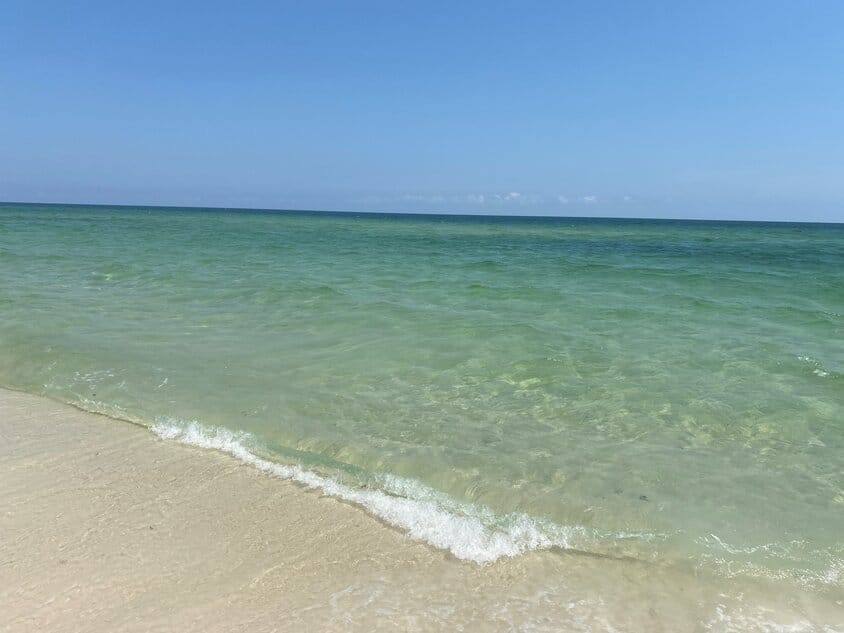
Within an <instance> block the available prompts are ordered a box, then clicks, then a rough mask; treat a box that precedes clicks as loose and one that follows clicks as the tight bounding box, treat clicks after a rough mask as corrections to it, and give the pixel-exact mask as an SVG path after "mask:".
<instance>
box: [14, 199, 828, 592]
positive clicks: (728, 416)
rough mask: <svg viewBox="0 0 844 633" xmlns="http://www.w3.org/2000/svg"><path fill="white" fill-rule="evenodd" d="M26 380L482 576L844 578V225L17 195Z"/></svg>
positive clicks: (18, 371)
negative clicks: (270, 470) (76, 201)
mask: <svg viewBox="0 0 844 633" xmlns="http://www.w3.org/2000/svg"><path fill="white" fill-rule="evenodd" d="M0 384H3V385H5V386H9V387H13V388H18V389H22V390H26V391H30V392H33V393H39V394H45V395H48V396H51V397H53V398H56V399H60V400H64V401H68V402H72V403H75V404H77V405H78V406H82V407H84V408H88V409H92V410H98V411H104V412H107V413H111V414H113V415H117V416H119V417H125V418H130V419H134V420H139V421H143V422H145V423H148V424H150V425H155V428H156V429H157V430H158V431H159V433H160V434H162V435H166V436H174V435H179V434H180V433H181V434H182V435H179V436H180V437H182V438H183V439H184V438H186V437H187V435H185V433H187V432H188V429H192V430H191V431H190V433H193V435H191V436H190V437H192V438H193V439H194V440H196V439H197V437H200V436H202V437H205V438H206V441H207V442H212V440H213V442H216V443H217V444H219V445H220V446H221V447H223V448H226V450H233V449H232V448H231V447H232V446H234V445H235V444H236V448H237V450H241V449H243V450H246V449H248V451H250V452H249V455H259V456H261V457H262V458H264V459H267V460H270V461H273V462H277V463H280V464H287V465H291V464H292V465H295V464H298V465H300V466H302V468H303V469H305V470H306V471H307V473H310V474H309V475H308V476H311V475H313V476H315V477H316V476H319V477H321V478H322V479H320V481H322V482H323V483H324V482H326V481H327V482H339V484H338V485H340V486H341V487H342V490H340V492H337V494H339V495H340V496H346V497H349V495H351V494H352V493H351V492H349V491H350V490H351V491H379V490H385V491H387V492H389V493H390V496H389V499H388V501H389V503H388V504H387V505H383V504H382V505H378V504H375V505H372V504H369V505H367V503H368V502H366V501H363V502H362V505H364V506H365V507H368V508H369V509H370V510H372V511H374V512H376V513H377V514H378V513H380V515H381V516H382V518H384V519H385V520H387V521H390V522H393V523H396V524H397V525H400V526H402V527H404V528H405V529H408V530H409V531H410V532H411V535H412V536H413V535H414V532H413V529H412V528H413V525H415V524H414V521H417V520H418V521H422V522H423V523H424V522H425V521H429V522H430V515H431V513H430V509H431V508H432V507H436V508H439V509H441V510H442V512H443V513H444V515H448V516H450V517H453V520H451V522H450V523H449V522H446V523H442V524H438V525H437V526H434V527H431V526H430V525H429V526H428V528H430V529H433V530H435V531H436V534H435V536H431V534H433V532H431V531H430V530H428V532H425V533H424V534H422V535H421V538H426V539H427V540H429V541H430V542H432V543H434V544H435V545H437V546H440V547H445V548H447V549H451V550H452V551H453V552H454V553H455V554H457V555H458V556H461V557H464V558H470V559H474V560H479V561H484V562H486V561H490V560H494V559H495V558H496V557H497V556H499V555H510V554H513V553H514V551H521V550H523V549H529V548H532V547H552V546H554V545H556V546H560V547H572V548H575V549H582V550H585V551H591V552H595V553H599V554H608V555H624V556H633V557H635V558H641V559H645V560H650V561H658V562H665V563H666V564H678V565H691V566H694V567H695V568H701V569H709V570H712V571H713V572H714V573H721V574H728V575H733V576H734V575H747V576H763V577H765V578H769V579H773V580H774V581H776V582H784V583H796V584H799V585H801V586H802V587H813V588H819V589H820V590H822V591H840V590H841V588H842V585H844V226H841V225H809V224H760V223H697V222H663V221H624V220H575V219H512V218H508V219H505V218H464V217H459V218H457V217H451V218H446V217H420V216H400V215H345V214H313V213H310V214H309V213H258V212H243V211H240V212H237V211H232V212H225V211H212V210H184V209H145V208H132V209H130V208H107V207H70V206H68V207H61V206H49V207H39V206H31V205H2V206H0ZM190 421H197V423H198V425H201V426H197V425H193V426H190V425H189V422H190ZM213 427H223V428H224V429H229V430H231V431H233V432H239V431H244V432H246V433H248V435H237V434H235V435H234V436H231V437H229V436H227V435H225V433H223V432H221V431H219V430H214V428H213ZM203 434H204V435H203ZM208 438H211V439H208ZM214 438H216V439H214ZM188 439H190V438H188ZM213 442H212V443H213ZM225 442H228V444H226V445H225V446H223V445H222V443H225ZM238 447H239V448H238ZM244 447H245V448H244ZM250 459H251V458H250ZM297 472H299V471H297ZM320 485H322V484H320ZM331 485H334V484H333V483H332V484H331ZM329 492H330V491H329ZM335 492H336V491H335ZM354 494H358V493H357V492H354ZM361 494H363V493H361ZM367 494H368V493H367ZM373 494H374V493H373ZM367 498H368V497H367ZM373 498H374V497H373ZM378 499H381V497H378ZM400 502H401V503H400ZM405 502H406V503H405ZM373 503H375V502H373ZM378 503H381V501H379V502H378ZM384 503H387V502H386V501H385V502H384ZM402 503H403V504H404V505H402ZM389 504H392V505H389ZM414 504H415V505H414ZM426 504H427V505H426ZM376 506H377V507H376ZM385 508H386V509H385ZM438 516H439V515H438ZM428 528H425V529H428ZM423 531H424V530H423ZM536 534H539V535H540V536H538V537H537V536H536ZM496 535H504V536H503V538H504V541H502V542H499V541H498V540H496V539H497V538H498V537H497V536H496ZM472 539H475V541H473V540H472ZM502 543H503V544H502ZM508 548H509V549H508Z"/></svg>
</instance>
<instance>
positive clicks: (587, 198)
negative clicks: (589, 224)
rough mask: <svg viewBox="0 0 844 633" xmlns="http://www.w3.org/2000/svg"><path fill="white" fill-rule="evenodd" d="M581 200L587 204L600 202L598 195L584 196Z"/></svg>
mask: <svg viewBox="0 0 844 633" xmlns="http://www.w3.org/2000/svg"><path fill="white" fill-rule="evenodd" d="M581 200H582V201H583V202H585V203H586V204H595V203H596V202H598V196H583V197H582V198H581Z"/></svg>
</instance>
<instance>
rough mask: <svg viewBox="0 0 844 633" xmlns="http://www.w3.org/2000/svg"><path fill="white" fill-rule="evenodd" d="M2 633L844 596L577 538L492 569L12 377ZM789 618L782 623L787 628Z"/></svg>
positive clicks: (5, 435) (652, 613)
mask: <svg viewBox="0 0 844 633" xmlns="http://www.w3.org/2000/svg"><path fill="white" fill-rule="evenodd" d="M0 439H1V440H2V447H0V504H1V505H2V507H3V509H4V511H3V514H2V520H0V534H1V535H2V538H0V612H2V613H4V615H5V617H4V620H5V622H4V623H2V624H0V631H25V630H38V629H41V630H54V631H61V630H68V631H70V630H72V631H83V630H84V631H134V630H138V631H139V630H184V631H193V630H196V631H200V630H201V631H215V630H220V631H223V630H226V631H228V630H249V631H264V630H367V631H368V630H397V629H398V630H444V629H445V630H454V629H460V628H461V627H464V628H467V629H469V630H473V631H474V630H481V631H483V630H490V631H498V630H511V629H515V630H520V629H532V630H596V631H603V630H621V631H680V630H715V631H732V630H736V631H746V630H750V631H752V630H785V627H790V628H788V630H792V631H815V630H817V631H836V630H840V629H836V628H834V627H836V626H839V627H840V626H842V625H841V622H844V604H840V603H837V602H836V601H835V599H833V600H829V599H828V598H824V597H819V596H816V595H813V594H808V593H805V592H788V593H789V595H785V592H784V591H783V590H782V588H781V587H774V586H769V585H767V584H765V583H749V584H747V585H746V586H745V585H744V584H742V583H739V582H737V581H736V580H734V579H723V578H701V577H696V576H695V575H694V574H690V573H684V572H680V571H678V570H674V569H667V568H664V567H662V566H659V565H651V564H646V563H640V562H631V561H624V560H617V559H608V558H605V557H599V556H588V555H583V554H577V553H574V552H568V551H553V552H548V551H538V552H528V553H525V554H522V555H519V556H516V557H512V558H503V559H499V560H498V561H496V562H495V563H492V564H489V565H477V564H474V563H471V562H466V561H461V560H458V559H456V558H455V557H454V556H452V555H450V554H448V553H447V552H444V551H442V550H437V549H434V548H433V547H430V546H428V545H426V544H424V543H421V542H419V541H416V540H412V539H411V538H409V537H408V536H407V535H406V534H405V533H403V532H402V531H400V530H398V529H396V528H393V527H390V526H388V525H387V524H385V523H384V522H383V521H380V520H378V519H377V518H375V517H373V516H371V515H369V514H367V513H366V512H365V511H363V510H362V509H361V508H360V507H358V506H356V505H354V504H352V503H349V502H345V501H342V500H339V499H337V498H335V497H330V496H326V495H324V494H321V493H319V492H317V491H314V490H307V489H305V488H304V487H303V486H301V485H298V484H296V483H294V482H292V481H287V480H283V479H279V478H277V477H272V476H270V475H268V474H267V473H265V472H262V471H261V470H259V469H256V468H254V467H251V466H249V465H247V464H244V463H242V462H240V461H238V460H237V459H235V458H234V457H232V456H230V455H226V454H223V453H221V452H219V451H213V450H205V449H201V448H197V447H193V446H187V445H184V444H180V443H177V442H168V441H164V440H161V439H159V438H157V437H156V436H155V435H154V434H152V433H150V432H149V431H148V430H147V429H145V428H144V427H142V426H140V425H137V424H134V423H130V424H121V423H120V421H116V420H114V419H111V418H109V417H107V416H104V415H101V414H94V413H88V412H86V411H83V410H81V409H78V408H75V407H73V406H71V405H66V404H61V403H57V402H55V401H52V400H49V399H47V398H44V397H40V396H33V395H30V394H26V393H23V392H18V391H11V390H6V389H0ZM776 627H780V628H776Z"/></svg>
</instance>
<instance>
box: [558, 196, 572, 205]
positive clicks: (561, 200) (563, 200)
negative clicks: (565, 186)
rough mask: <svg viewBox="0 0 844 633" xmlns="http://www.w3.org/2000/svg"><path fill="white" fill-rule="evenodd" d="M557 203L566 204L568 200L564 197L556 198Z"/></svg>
mask: <svg viewBox="0 0 844 633" xmlns="http://www.w3.org/2000/svg"><path fill="white" fill-rule="evenodd" d="M557 202H559V203H560V204H568V203H569V199H568V198H566V197H565V196H557Z"/></svg>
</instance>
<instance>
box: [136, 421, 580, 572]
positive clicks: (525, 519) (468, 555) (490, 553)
mask: <svg viewBox="0 0 844 633" xmlns="http://www.w3.org/2000/svg"><path fill="white" fill-rule="evenodd" d="M152 430H153V431H154V432H155V433H156V434H157V435H158V436H159V437H161V438H163V439H167V440H176V441H179V442H182V443H185V444H191V445H193V446H199V447H201V448H209V449H215V450H219V451H222V452H224V453H228V454H229V455H232V456H234V457H236V458H237V459H239V460H241V461H243V462H245V463H247V464H250V465H251V466H254V467H255V468H257V469H259V470H261V471H264V472H266V473H268V474H271V475H273V476H276V477H280V478H282V479H290V480H293V481H296V482H298V483H300V484H302V485H304V486H306V487H307V488H310V489H319V490H322V491H323V492H324V493H325V494H327V495H329V496H332V497H337V498H340V499H344V500H346V501H351V502H352V503H355V504H357V505H360V506H362V507H363V508H365V509H366V510H368V511H369V512H371V513H372V514H374V515H375V516H377V517H379V518H381V519H383V520H384V521H386V522H388V523H390V524H391V525H394V526H396V527H399V528H401V529H402V530H405V531H406V532H407V534H408V535H409V536H410V537H411V538H413V539H416V540H419V541H425V542H426V543H429V544H430V545H433V546H434V547H437V548H440V549H444V550H448V551H450V552H451V553H452V554H454V555H455V556H456V557H457V558H460V559H463V560H470V561H474V562H476V563H480V564H485V563H492V562H494V561H496V560H498V559H499V558H501V557H504V556H517V555H518V554H521V553H523V552H526V551H528V550H537V549H547V548H549V547H552V546H559V547H564V548H568V547H569V546H570V543H569V538H568V537H569V536H570V535H574V534H576V533H582V532H583V531H584V530H585V528H578V527H573V528H565V527H563V526H555V527H556V528H557V529H555V530H554V532H555V533H554V534H553V536H551V535H549V534H548V533H547V531H546V530H543V529H541V528H540V527H539V525H538V524H537V522H536V521H535V520H533V519H532V518H531V517H529V516H528V515H524V514H520V515H511V516H510V517H508V519H509V520H508V525H507V527H506V528H502V529H495V528H492V527H489V526H487V525H485V524H484V522H483V521H482V520H481V519H480V518H479V517H477V516H469V515H462V516H461V515H459V514H454V513H452V512H448V511H446V510H443V509H442V508H441V507H440V505H439V504H438V503H436V502H435V501H433V500H431V499H414V498H408V497H401V496H393V495H389V494H386V493H384V492H382V491H381V490H375V489H367V488H354V487H351V486H347V485H345V484H342V483H340V482H338V481H336V480H334V479H330V478H328V477H323V476H321V475H318V474H316V473H314V472H312V471H309V470H305V469H304V468H302V467H301V466H297V465H293V466H290V465H285V464H279V463H275V462H271V461H269V460H266V459H263V458H261V457H258V456H257V455H255V454H254V453H252V452H251V451H250V450H249V449H248V448H246V446H245V445H244V442H243V441H244V440H247V439H248V438H249V437H250V436H249V435H248V434H246V433H233V432H231V431H229V430H227V429H224V428H219V427H217V428H209V427H205V426H203V425H201V424H199V423H198V422H190V423H187V424H179V423H177V422H176V421H174V420H172V419H159V420H157V421H156V423H155V424H154V425H153V426H152ZM407 481H408V482H409V480H407ZM410 484H411V485H412V486H414V487H417V490H418V488H419V487H422V485H421V484H419V483H418V482H410ZM405 488H407V486H405ZM423 488H424V487H423ZM420 492H422V493H423V494H426V496H431V495H430V493H425V492H424V491H420ZM483 514H490V515H491V514H492V513H491V512H490V511H488V510H487V511H486V512H483Z"/></svg>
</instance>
